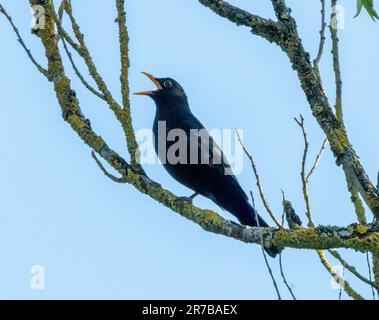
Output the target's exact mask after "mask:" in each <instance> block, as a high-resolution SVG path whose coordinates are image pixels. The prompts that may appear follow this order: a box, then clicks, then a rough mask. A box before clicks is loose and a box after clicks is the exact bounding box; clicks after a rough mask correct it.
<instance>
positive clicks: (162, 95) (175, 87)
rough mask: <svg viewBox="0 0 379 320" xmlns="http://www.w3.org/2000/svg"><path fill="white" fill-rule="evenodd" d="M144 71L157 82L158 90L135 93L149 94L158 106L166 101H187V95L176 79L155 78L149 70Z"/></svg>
mask: <svg viewBox="0 0 379 320" xmlns="http://www.w3.org/2000/svg"><path fill="white" fill-rule="evenodd" d="M142 73H143V74H144V75H145V76H146V77H148V78H149V79H150V80H151V81H152V82H153V83H154V84H155V86H156V87H157V90H151V91H143V92H136V93H135V94H137V95H144V96H149V97H150V98H152V99H153V100H154V101H155V102H156V104H157V105H158V106H159V105H162V104H165V103H171V104H172V103H175V102H179V103H180V102H182V101H185V102H187V96H186V94H185V92H184V90H183V88H182V86H181V85H180V84H179V83H178V82H176V81H175V80H174V79H171V78H155V77H153V76H152V75H151V74H149V73H147V72H142Z"/></svg>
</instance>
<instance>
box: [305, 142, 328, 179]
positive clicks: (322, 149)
mask: <svg viewBox="0 0 379 320" xmlns="http://www.w3.org/2000/svg"><path fill="white" fill-rule="evenodd" d="M327 142H328V138H325V140H324V142H323V143H322V145H321V148H320V151H319V152H318V154H317V156H316V159H315V162H314V163H313V166H312V168H311V170H310V171H309V173H308V175H307V177H306V179H305V181H306V182H307V183H308V182H309V178H310V177H311V176H312V174H313V173H314V172H315V170H316V168H317V165H318V163H319V161H320V158H321V155H322V153H323V152H324V150H325V147H326V144H327Z"/></svg>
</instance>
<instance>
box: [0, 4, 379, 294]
mask: <svg viewBox="0 0 379 320" xmlns="http://www.w3.org/2000/svg"><path fill="white" fill-rule="evenodd" d="M72 2H73V6H74V10H75V12H76V16H77V18H78V20H79V21H80V23H81V26H82V31H83V32H84V34H85V36H86V40H87V41H88V46H89V48H90V49H91V51H92V53H93V57H94V60H95V62H96V64H97V66H98V68H99V70H100V71H101V73H102V74H103V75H104V78H105V79H106V81H107V83H108V84H109V87H110V88H111V89H112V91H113V92H114V94H115V96H116V97H117V98H118V99H119V100H120V94H119V91H120V88H119V81H118V77H119V68H120V67H119V57H118V43H117V25H116V24H115V23H114V22H113V21H114V18H115V15H116V13H115V6H114V4H113V1H111V0H109V1H106V2H104V1H99V0H92V1H91V4H90V5H89V1H75V0H74V1H72ZM126 2H127V20H128V28H129V32H130V39H131V41H130V58H131V70H130V86H131V90H132V91H140V90H146V89H150V88H151V84H150V83H149V81H148V80H147V79H146V78H145V77H143V76H142V75H141V73H140V72H141V71H148V72H150V73H152V74H154V75H157V76H171V77H173V78H174V79H176V80H178V81H179V82H180V83H181V84H182V85H183V87H184V88H185V90H186V92H187V94H188V96H189V100H190V104H191V107H192V110H193V112H194V113H195V114H196V115H197V116H198V117H199V118H200V119H201V121H202V122H203V123H204V125H205V126H206V127H208V128H232V129H233V128H242V129H243V130H244V136H245V142H246V145H247V147H248V148H249V149H250V150H251V151H253V152H254V155H255V157H256V162H257V166H258V168H259V171H260V174H261V178H262V181H263V184H264V188H265V190H266V195H267V197H268V199H269V200H270V202H271V205H272V207H273V209H274V210H275V211H276V213H278V214H280V213H281V192H280V189H281V188H283V189H284V190H285V192H286V196H287V198H288V199H289V200H291V201H292V202H293V205H294V207H295V208H296V210H297V212H298V213H299V214H300V215H301V217H302V219H303V221H305V220H306V219H305V215H304V212H305V208H304V203H303V200H302V194H301V181H300V175H299V172H300V162H301V156H302V149H303V141H302V136H301V134H300V131H299V128H298V127H297V126H296V124H295V123H294V121H293V117H294V116H298V115H299V113H302V114H303V115H304V117H305V119H306V125H307V129H308V134H309V138H310V141H311V147H310V157H311V159H312V160H313V157H314V155H315V154H316V153H317V151H318V149H319V147H320V145H321V142H322V140H323V134H322V132H321V131H320V129H319V127H318V126H317V124H316V123H315V120H314V119H313V117H312V115H311V113H310V111H309V107H308V104H307V102H306V100H305V97H304V94H303V92H302V91H301V89H300V86H299V82H298V79H297V77H296V74H295V73H294V71H293V70H292V69H291V67H290V65H289V63H288V60H287V58H286V57H285V56H284V54H283V53H282V52H281V51H280V50H279V49H278V48H277V47H276V46H274V45H272V44H269V43H267V42H265V41H264V40H262V39H260V38H258V37H255V36H253V35H251V33H250V32H249V30H248V29H246V28H243V27H237V26H235V25H233V24H231V23H230V22H228V21H226V20H224V19H222V18H220V17H218V16H216V15H214V14H213V13H212V12H210V11H209V10H208V9H207V8H205V7H203V6H202V5H200V4H199V3H198V1H196V0H186V1H177V0H161V1H153V0H130V1H126ZM231 2H232V3H233V4H236V5H240V6H241V7H243V8H246V9H249V10H251V11H252V12H254V13H257V14H260V15H262V16H265V17H273V14H272V8H271V5H270V1H268V0H267V1H242V0H238V1H237V0H234V1H231ZM354 2H355V1H347V0H345V1H341V3H342V4H343V5H344V6H345V10H346V28H345V29H344V30H342V31H341V32H340V37H341V42H340V44H341V63H342V75H343V78H344V112H345V123H346V126H347V128H348V130H349V132H350V137H351V141H352V143H353V145H354V147H355V148H356V150H357V152H358V154H359V155H360V157H361V160H362V162H363V164H364V165H365V167H366V168H367V172H368V173H369V174H370V175H371V177H372V178H373V179H375V177H376V173H377V170H378V168H379V163H378V151H377V150H379V142H378V136H379V127H378V116H379V112H378V103H377V101H378V92H379V91H378V88H377V86H378V80H377V75H378V72H379V60H378V58H377V55H378V52H379V37H378V33H379V29H378V28H379V26H378V24H375V23H373V22H372V20H371V19H370V18H369V17H368V16H367V15H366V13H363V14H362V15H361V16H360V17H359V18H357V19H353V18H352V17H353V16H354V14H355V9H356V6H355V3H354ZM1 3H2V4H3V5H4V6H5V7H6V8H7V9H8V11H9V13H10V14H11V15H12V16H13V18H14V21H15V23H16V24H17V25H18V27H19V29H20V31H21V33H22V35H23V36H24V37H25V41H26V42H27V43H28V45H29V46H30V48H31V50H32V51H33V53H34V54H35V57H36V58H37V59H38V60H39V61H40V62H41V63H45V59H44V56H43V51H42V47H41V44H40V43H39V41H38V40H37V39H36V38H35V37H34V36H32V35H31V34H30V30H29V29H30V20H31V13H30V9H29V7H28V5H27V1H21V0H17V1H14V0H1ZM288 3H289V5H291V7H292V8H293V14H294V16H295V17H296V19H298V22H299V28H300V32H301V36H302V38H303V40H304V44H305V46H306V48H307V49H308V50H309V51H310V53H311V54H312V56H313V57H314V56H315V54H316V50H317V46H318V38H319V34H318V31H319V24H320V21H319V20H320V18H319V10H320V8H319V1H318V0H310V1H294V0H293V1H288ZM328 15H329V13H328ZM0 30H1V33H0V42H1V48H2V49H1V51H0V70H1V75H0V88H1V89H2V90H1V96H2V97H1V109H0V110H1V116H0V136H1V137H2V148H1V150H2V152H1V157H0V179H1V180H0V181H1V183H0V194H1V202H0V252H1V264H0V298H32V299H40V298H49V299H51V298H73V299H76V298H105V299H111V298H116V299H121V298H122V299H124V298H126V299H138V298H141V299H142V298H154V299H166V298H167V299H174V298H175V299H181V298H208V299H211V298H219V299H221V298H222V299H234V298H239V299H271V298H275V292H274V289H273V286H272V284H271V280H270V278H269V275H268V273H267V271H266V267H265V265H264V262H263V259H262V254H261V251H260V248H259V247H258V246H255V245H253V246H252V245H246V244H243V243H241V242H238V241H235V240H232V239H229V238H225V237H222V236H219V235H215V234H211V233H207V232H204V231H203V230H202V229H201V228H199V227H198V226H197V225H195V224H193V223H191V222H188V221H187V220H185V219H183V218H181V217H180V216H179V215H177V214H175V213H173V212H171V211H170V210H169V209H166V208H165V207H163V206H161V205H159V204H157V203H156V202H154V201H153V200H151V199H150V198H148V197H147V196H145V195H142V194H140V193H138V192H137V191H136V190H134V188H133V187H131V186H129V185H119V184H115V183H113V182H111V181H110V180H108V179H107V178H106V177H104V175H103V174H102V173H101V172H100V171H99V169H98V167H97V165H96V164H95V163H94V161H93V160H92V158H91V156H90V150H89V148H88V147H87V146H85V145H84V144H83V143H82V142H81V141H80V140H79V139H78V137H77V136H76V134H74V133H73V131H72V130H71V129H70V128H69V126H68V125H67V124H66V123H64V122H63V120H62V118H61V112H60V109H59V107H58V104H57V101H56V98H55V95H54V92H53V89H52V87H51V84H49V83H47V82H46V80H45V79H44V78H43V77H42V76H41V75H40V74H38V72H37V71H36V70H35V69H34V67H33V66H32V64H31V63H30V61H29V60H28V59H27V57H26V55H25V52H23V50H22V49H21V47H20V46H19V44H18V43H17V41H16V38H15V35H14V33H13V31H11V29H10V27H9V25H8V23H7V22H6V21H5V19H4V18H3V17H2V16H1V18H0ZM328 38H329V34H328ZM329 53H330V44H329V43H328V44H327V46H326V48H325V54H324V58H323V60H322V63H321V70H322V73H323V76H324V85H325V87H326V88H327V91H328V93H329V94H330V97H331V98H332V99H333V96H334V94H333V92H334V86H333V74H332V72H331V59H330V54H329ZM79 65H80V67H81V68H82V70H83V72H84V73H85V74H86V71H85V69H84V67H83V65H82V64H80V63H79ZM67 70H68V73H69V74H70V75H72V70H71V68H70V67H69V65H68V64H67ZM73 86H74V88H75V90H76V91H77V94H78V97H79V99H80V101H81V106H82V109H83V111H84V112H85V113H86V115H87V116H88V117H89V118H91V121H92V125H93V128H94V129H95V130H96V131H97V132H99V133H101V135H102V136H103V137H104V138H105V139H106V140H107V141H108V142H109V144H110V145H111V146H112V147H113V148H115V149H116V150H118V151H119V152H120V153H121V154H123V155H126V153H127V151H126V146H125V144H124V138H123V136H122V131H121V129H120V126H119V125H118V123H117V122H116V121H115V120H114V118H113V115H112V113H111V112H110V111H109V110H108V108H107V106H106V105H104V104H103V103H102V102H101V101H100V100H99V99H97V98H96V97H94V96H91V94H89V93H87V92H86V91H85V90H83V87H82V86H81V84H80V83H79V82H78V81H77V80H74V81H73ZM131 102H132V112H133V119H134V126H135V128H136V129H142V128H150V127H151V125H152V120H153V117H154V105H153V102H152V101H151V100H149V99H147V98H144V97H135V96H133V97H131ZM146 170H147V172H148V173H149V174H150V175H151V176H152V177H153V178H154V179H155V180H157V181H160V182H161V183H162V185H163V186H164V187H166V188H168V189H170V190H172V191H174V192H175V193H176V194H179V195H189V194H190V191H189V190H188V189H186V188H185V187H183V186H181V185H179V184H178V183H177V182H175V181H174V180H173V179H172V178H171V177H170V176H169V175H168V174H167V173H166V172H165V171H164V169H163V168H162V167H161V166H158V165H155V166H147V167H146ZM238 178H239V180H240V182H241V184H242V185H243V188H244V189H245V190H246V191H248V190H250V189H252V190H253V191H254V193H255V194H256V198H258V194H257V191H256V188H255V182H254V179H253V175H252V172H251V169H250V167H249V164H248V162H247V161H245V169H244V171H243V172H242V174H241V175H240V176H239V177H238ZM310 191H311V198H312V205H313V212H314V218H315V220H316V222H317V223H320V224H332V225H334V224H339V225H347V224H349V223H352V222H354V221H355V219H356V218H355V215H354V213H353V209H352V205H351V203H350V202H349V195H348V193H347V192H346V187H345V183H344V176H343V174H342V171H341V169H340V168H338V167H336V166H335V164H334V159H333V157H332V155H331V152H330V151H326V152H325V154H324V156H323V158H322V160H321V162H320V165H319V168H318V171H317V173H316V174H315V176H314V177H313V179H312V181H311V183H310ZM195 203H196V204H197V205H199V206H201V207H204V208H212V209H215V210H217V211H219V212H220V210H219V208H217V206H216V205H214V204H213V203H212V202H210V201H208V200H207V199H204V198H198V199H196V200H195ZM257 206H258V209H259V211H260V213H261V214H262V215H263V216H265V217H266V220H269V219H268V218H267V216H266V214H265V212H264V209H263V207H262V205H261V203H260V202H259V201H257ZM221 213H222V214H223V215H224V216H226V217H228V218H231V216H229V215H228V214H226V213H225V212H222V211H221ZM371 218H372V217H371V216H369V219H371ZM341 252H342V253H344V254H346V258H347V259H348V260H349V261H351V262H354V263H356V265H357V267H358V269H359V270H360V271H361V272H362V273H363V274H365V275H367V265H366V264H365V263H364V261H365V256H364V255H362V254H359V253H354V254H350V253H347V252H345V251H344V250H341ZM283 260H284V266H285V270H286V274H287V277H288V281H289V282H290V283H291V285H292V286H293V289H294V291H295V294H296V295H297V296H298V297H299V298H304V299H322V298H326V299H335V298H337V296H338V291H336V290H333V289H331V286H330V276H329V274H327V272H326V271H325V270H324V269H323V267H322V266H321V264H320V263H319V261H318V258H317V255H316V254H315V253H314V252H310V251H304V250H303V251H299V250H286V251H285V252H284V253H283ZM270 262H271V265H272V267H273V269H274V271H275V273H276V275H277V278H278V281H279V282H280V286H281V287H282V285H281V283H282V282H281V279H280V275H279V273H278V268H277V267H278V266H277V261H276V260H272V259H270ZM332 264H333V265H335V264H337V263H335V262H333V261H332ZM33 265H43V266H44V268H45V271H46V288H45V290H32V289H31V288H30V285H29V281H30V278H31V274H30V268H31V267H32V266H33ZM347 278H348V279H351V277H350V276H349V275H348V276H347ZM353 283H356V282H355V281H354V282H353ZM356 288H357V289H359V291H360V292H361V293H362V294H363V295H365V296H366V297H370V291H369V289H368V288H367V287H365V286H363V285H361V284H358V285H356ZM282 293H283V295H284V296H285V297H288V294H287V293H286V291H285V289H284V288H283V287H282ZM344 297H346V295H344Z"/></svg>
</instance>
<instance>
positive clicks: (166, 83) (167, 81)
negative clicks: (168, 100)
mask: <svg viewBox="0 0 379 320" xmlns="http://www.w3.org/2000/svg"><path fill="white" fill-rule="evenodd" d="M163 85H164V86H165V88H171V87H172V82H171V81H170V80H166V81H165V82H163Z"/></svg>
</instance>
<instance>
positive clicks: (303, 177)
mask: <svg viewBox="0 0 379 320" xmlns="http://www.w3.org/2000/svg"><path fill="white" fill-rule="evenodd" d="M295 121H296V123H297V124H298V125H299V126H300V128H301V131H302V133H303V138H304V152H303V160H302V162H301V182H302V184H303V196H304V201H305V206H306V210H307V211H306V215H307V218H308V226H310V227H314V226H315V224H314V222H313V218H312V213H311V204H310V198H309V192H308V186H307V178H306V175H305V165H306V162H307V155H308V148H309V143H308V137H307V132H306V131H305V126H304V118H303V116H302V115H300V120H298V119H297V118H295Z"/></svg>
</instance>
